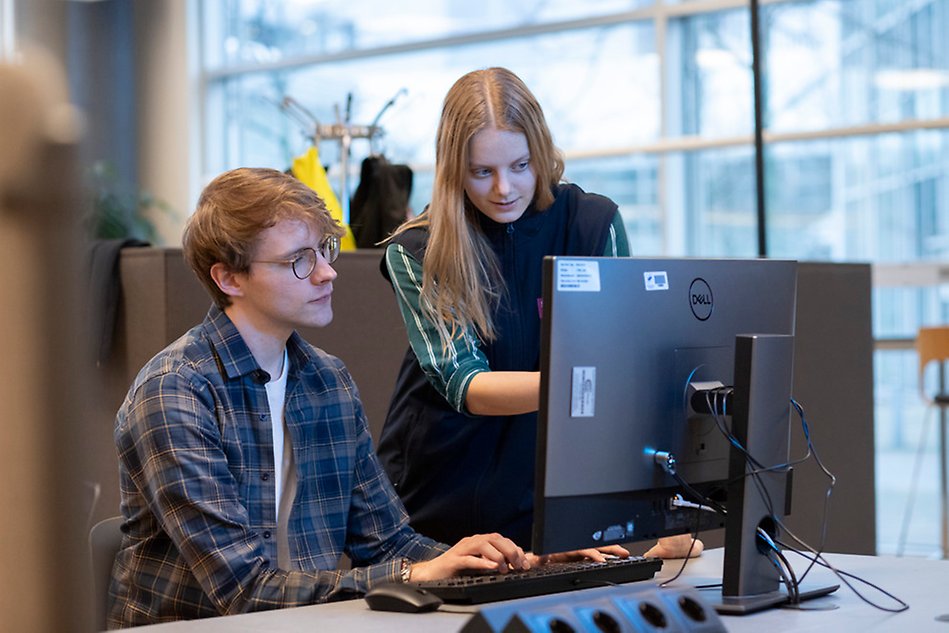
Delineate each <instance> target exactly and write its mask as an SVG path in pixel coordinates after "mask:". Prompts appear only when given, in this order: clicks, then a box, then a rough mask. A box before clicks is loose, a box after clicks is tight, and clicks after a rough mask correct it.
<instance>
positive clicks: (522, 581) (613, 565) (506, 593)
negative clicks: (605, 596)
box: [413, 556, 662, 604]
mask: <svg viewBox="0 0 949 633" xmlns="http://www.w3.org/2000/svg"><path fill="white" fill-rule="evenodd" d="M661 568H662V561H661V560H660V559H658V558H643V557H642V556H630V557H629V558H615V559H610V560H608V561H606V562H603V563H597V562H593V561H588V560H587V561H576V562H570V563H548V564H547V565H543V566H541V567H534V568H532V569H529V570H527V571H519V572H510V573H507V574H497V573H491V574H477V575H471V576H453V577H451V578H445V579H443V580H430V581H425V582H418V583H413V584H416V585H418V586H420V587H423V588H425V589H427V590H428V591H430V592H432V593H433V594H435V595H436V596H438V597H439V598H441V599H442V600H444V601H445V602H448V603H454V604H481V603H483V602H496V601H498V600H513V599H515V598H528V597H530V596H540V595H545V594H549V593H559V592H561V591H573V590H575V589H589V588H591V587H603V586H608V585H617V584H621V583H626V582H635V581H638V580H649V579H650V578H652V577H653V576H654V575H655V574H656V572H657V571H659V570H660V569H661Z"/></svg>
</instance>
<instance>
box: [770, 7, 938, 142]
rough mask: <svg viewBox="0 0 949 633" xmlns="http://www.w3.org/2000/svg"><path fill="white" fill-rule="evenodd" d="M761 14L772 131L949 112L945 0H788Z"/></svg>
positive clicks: (809, 128)
mask: <svg viewBox="0 0 949 633" xmlns="http://www.w3.org/2000/svg"><path fill="white" fill-rule="evenodd" d="M763 15H764V20H763V21H764V24H765V26H764V29H765V36H764V37H765V39H766V41H767V51H768V53H767V63H766V66H767V69H768V81H767V86H766V94H767V96H766V104H767V115H766V121H767V127H769V128H770V129H771V130H774V131H779V130H812V129H821V128H826V127H840V126H851V125H860V124H866V123H891V122H896V121H903V120H906V119H922V118H935V117H944V116H947V115H949V38H946V33H949V3H947V2H943V1H935V2H915V3H908V2H900V1H897V0H890V1H887V2H880V1H876V2H871V1H869V0H860V1H854V0H832V1H822V2H801V3H796V2H795V3H791V2H788V3H777V4H774V5H769V6H767V7H766V8H765V9H764V12H763Z"/></svg>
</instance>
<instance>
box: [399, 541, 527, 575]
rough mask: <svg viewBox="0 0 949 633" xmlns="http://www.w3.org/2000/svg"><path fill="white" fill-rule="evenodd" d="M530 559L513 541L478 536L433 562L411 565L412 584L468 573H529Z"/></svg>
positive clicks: (457, 544)
mask: <svg viewBox="0 0 949 633" xmlns="http://www.w3.org/2000/svg"><path fill="white" fill-rule="evenodd" d="M530 565H531V564H530V561H529V559H528V557H527V555H526V554H525V553H524V550H522V549H521V548H520V547H518V546H517V545H516V544H515V543H514V541H512V540H510V539H506V538H504V537H503V536H501V535H500V534H476V535H475V536H467V537H465V538H463V539H461V540H460V541H458V542H457V543H456V544H455V545H454V546H453V547H452V548H451V549H450V550H448V551H447V552H445V553H444V554H442V555H441V556H439V557H438V558H433V559H432V560H427V561H423V562H421V563H414V564H413V565H412V572H411V579H412V582H422V581H425V580H439V579H441V578H448V577H449V576H454V575H455V574H457V573H459V572H465V571H497V572H499V573H502V574H506V573H507V572H508V571H511V570H514V571H521V570H525V569H530Z"/></svg>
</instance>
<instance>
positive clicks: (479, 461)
mask: <svg viewBox="0 0 949 633" xmlns="http://www.w3.org/2000/svg"><path fill="white" fill-rule="evenodd" d="M554 193H555V201H554V203H553V205H552V206H551V207H549V208H548V209H547V210H545V211H540V212H538V211H536V210H535V209H534V208H533V206H531V207H530V208H528V210H527V211H525V213H524V215H522V216H521V217H520V218H519V219H518V220H517V221H515V222H512V223H510V224H498V223H496V222H494V221H492V220H491V219H490V218H488V217H487V216H485V215H483V214H481V213H477V217H478V218H479V222H480V227H481V229H482V231H483V232H484V234H485V236H486V237H487V238H488V241H489V242H490V244H491V246H492V248H493V249H494V252H495V253H496V254H497V256H498V260H499V262H500V267H501V273H502V275H503V277H504V279H505V282H506V285H507V296H506V298H505V300H504V301H503V302H502V303H501V305H500V306H499V307H498V308H497V310H496V311H495V313H494V323H495V327H496V329H497V338H496V340H495V341H494V342H491V343H482V345H481V349H482V351H483V352H484V354H485V355H486V357H487V359H488V364H489V366H490V368H491V369H492V370H494V371H537V370H538V369H539V366H540V323H541V322H540V313H541V308H540V297H541V283H542V261H543V258H544V257H545V256H546V255H581V256H582V255H602V254H603V253H604V249H605V247H606V244H607V239H608V237H609V229H610V225H611V223H612V222H613V221H614V219H615V218H617V214H618V211H617V207H616V204H614V203H613V202H612V201H611V200H610V199H608V198H605V197H603V196H599V195H595V194H588V193H585V192H583V190H581V189H580V188H579V187H577V186H576V185H560V186H558V187H557V188H556V189H555V191H554ZM622 238H623V239H622V243H623V244H624V245H625V233H624V234H623V236H622ZM393 241H394V242H395V243H397V244H400V245H402V246H403V247H404V248H405V249H406V250H408V252H409V253H410V254H411V255H412V256H413V257H414V258H415V259H416V260H417V261H419V262H421V261H422V260H423V257H424V253H425V248H426V245H427V242H428V231H427V230H426V229H424V228H416V229H411V230H409V231H406V232H404V233H401V234H400V235H398V236H397V237H396V238H395V239H394V240H393ZM620 254H621V255H626V254H628V253H625V252H623V253H620ZM382 270H383V274H384V275H385V276H386V278H387V279H388V278H389V275H388V272H387V270H386V268H385V265H384V263H383V266H382ZM390 281H391V280H390ZM536 428H537V414H536V413H529V414H523V415H513V416H472V415H469V414H466V413H463V412H459V411H456V410H455V409H454V408H453V407H452V406H451V405H450V404H449V403H448V402H447V401H446V400H445V398H444V397H443V396H442V395H441V394H440V393H439V392H438V391H436V389H435V388H434V387H433V386H432V385H431V384H430V383H429V381H428V379H427V378H426V376H425V374H424V373H423V372H422V370H421V368H420V366H419V362H418V359H417V358H416V356H415V354H414V352H413V351H412V349H411V347H410V348H409V349H408V351H407V352H406V355H405V359H404V360H403V362H402V366H401V369H400V371H399V375H398V380H397V382H396V386H395V392H394V394H393V397H392V401H391V404H390V407H389V413H388V415H387V417H386V421H385V425H384V427H383V430H382V436H381V438H380V442H379V448H378V453H379V457H380V458H381V460H382V464H383V466H384V468H385V470H386V472H387V473H388V474H389V477H390V478H391V479H392V482H393V484H394V485H395V488H396V491H397V492H398V494H399V496H400V497H401V498H402V500H403V502H404V503H405V506H406V509H407V510H408V512H409V515H410V517H411V524H412V526H413V527H414V528H415V529H416V530H417V531H419V532H420V533H421V534H424V535H426V536H429V537H431V538H434V539H437V540H439V541H442V542H445V543H455V542H456V541H458V540H459V539H461V538H463V537H465V536H469V535H471V534H479V533H486V532H499V533H501V534H503V535H504V536H507V537H508V538H511V539H512V540H514V541H515V542H516V543H518V544H519V545H521V546H522V547H525V548H527V547H529V546H530V535H531V520H532V513H533V491H534V445H535V442H536Z"/></svg>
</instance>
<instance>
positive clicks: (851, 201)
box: [766, 130, 949, 262]
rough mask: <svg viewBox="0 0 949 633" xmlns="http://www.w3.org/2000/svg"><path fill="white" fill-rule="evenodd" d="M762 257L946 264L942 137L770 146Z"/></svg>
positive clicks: (947, 185)
mask: <svg viewBox="0 0 949 633" xmlns="http://www.w3.org/2000/svg"><path fill="white" fill-rule="evenodd" d="M766 158H767V173H768V185H767V193H768V254H769V255H772V256H774V257H790V258H795V259H812V260H835V261H873V262H908V261H918V260H944V259H947V258H949V131H938V130H934V131H920V132H907V133H902V134H885V135H878V136H869V137H856V138H848V139H839V140H833V141H817V142H806V143H805V142H801V143H780V144H773V145H769V146H768V148H767V153H766Z"/></svg>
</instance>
